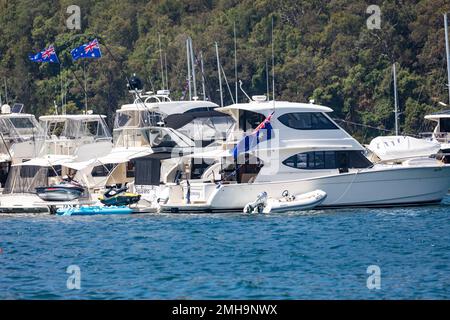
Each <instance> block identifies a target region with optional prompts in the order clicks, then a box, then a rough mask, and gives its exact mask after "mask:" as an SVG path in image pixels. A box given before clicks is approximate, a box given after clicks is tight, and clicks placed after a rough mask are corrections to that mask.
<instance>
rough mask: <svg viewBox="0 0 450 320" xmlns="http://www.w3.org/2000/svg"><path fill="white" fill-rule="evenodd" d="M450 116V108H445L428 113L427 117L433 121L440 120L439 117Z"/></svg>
mask: <svg viewBox="0 0 450 320" xmlns="http://www.w3.org/2000/svg"><path fill="white" fill-rule="evenodd" d="M445 118H450V110H444V111H440V112H436V113H432V114H427V115H426V116H425V119H427V120H432V121H439V119H445Z"/></svg>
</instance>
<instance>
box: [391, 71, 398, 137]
mask: <svg viewBox="0 0 450 320" xmlns="http://www.w3.org/2000/svg"><path fill="white" fill-rule="evenodd" d="M392 71H393V73H394V106H395V109H394V112H395V135H396V136H398V116H399V113H398V95H397V74H396V70H395V63H394V64H393V66H392Z"/></svg>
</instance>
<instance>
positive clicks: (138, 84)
mask: <svg viewBox="0 0 450 320" xmlns="http://www.w3.org/2000/svg"><path fill="white" fill-rule="evenodd" d="M127 87H128V90H129V91H132V92H133V91H138V92H141V91H142V89H143V85H142V81H141V79H139V78H138V77H137V76H136V74H134V75H133V76H132V77H131V78H130V80H129V81H128V83H127Z"/></svg>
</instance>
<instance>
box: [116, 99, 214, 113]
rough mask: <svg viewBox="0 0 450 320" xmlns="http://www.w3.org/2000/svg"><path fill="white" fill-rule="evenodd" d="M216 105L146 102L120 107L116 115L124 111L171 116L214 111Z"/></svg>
mask: <svg viewBox="0 0 450 320" xmlns="http://www.w3.org/2000/svg"><path fill="white" fill-rule="evenodd" d="M217 107H218V105H217V104H215V103H213V102H210V101H164V102H151V103H149V102H146V103H143V102H142V103H139V102H136V103H131V104H124V105H122V106H121V108H120V109H119V110H117V112H118V113H120V112H126V111H140V110H141V111H144V110H148V111H159V112H161V113H163V114H165V115H171V114H176V113H185V112H188V111H189V110H196V109H203V110H207V109H214V108H217Z"/></svg>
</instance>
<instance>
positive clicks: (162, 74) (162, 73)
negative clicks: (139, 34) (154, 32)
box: [158, 33, 165, 89]
mask: <svg viewBox="0 0 450 320" xmlns="http://www.w3.org/2000/svg"><path fill="white" fill-rule="evenodd" d="M158 43H159V61H160V62H161V81H162V86H163V89H165V88H164V87H165V86H164V83H165V82H164V67H163V58H162V50H161V34H160V33H158Z"/></svg>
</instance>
